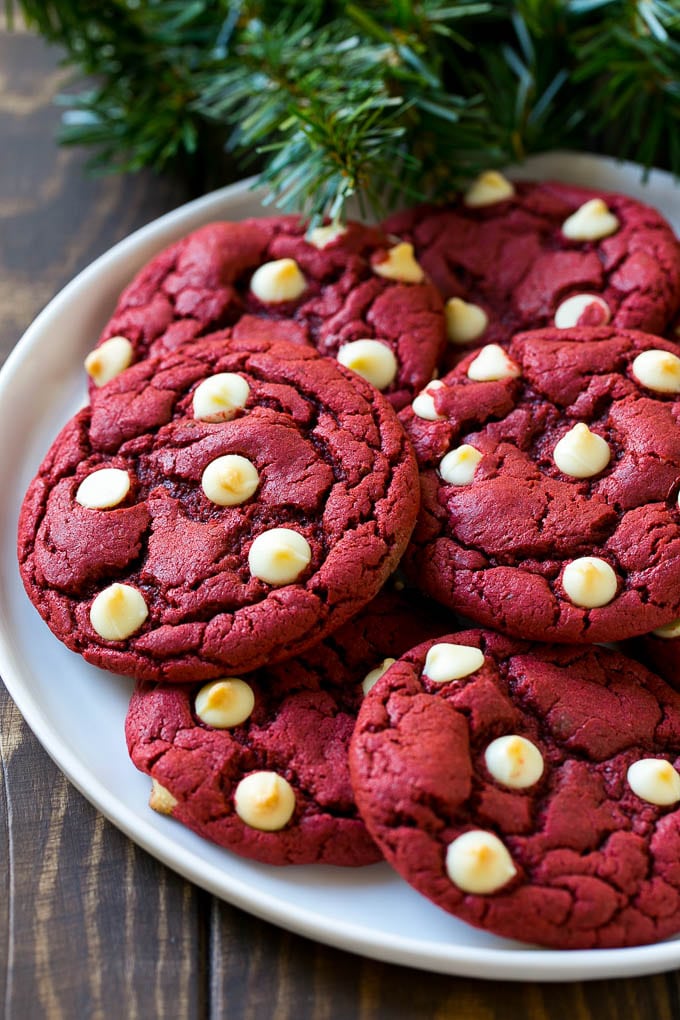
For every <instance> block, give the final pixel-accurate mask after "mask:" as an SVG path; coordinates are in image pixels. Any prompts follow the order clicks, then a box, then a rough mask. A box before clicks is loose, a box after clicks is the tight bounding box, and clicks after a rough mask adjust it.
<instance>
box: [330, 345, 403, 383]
mask: <svg viewBox="0 0 680 1020" xmlns="http://www.w3.org/2000/svg"><path fill="white" fill-rule="evenodd" d="M338 361H339V362H340V364H341V365H344V366H345V368H351V369H352V371H353V372H356V373H357V375H360V376H361V377H362V378H363V379H366V380H367V381H368V382H370V383H371V384H372V385H373V386H375V388H376V389H377V390H384V389H385V388H386V387H387V386H389V385H390V383H391V382H393V381H394V377H395V376H396V374H397V367H398V366H397V359H396V358H395V356H394V352H393V351H392V350H391V349H390V348H389V347H387V345H386V344H383V343H381V342H380V340H353V341H352V342H351V343H349V344H343V346H342V347H341V348H340V350H339V351H338Z"/></svg>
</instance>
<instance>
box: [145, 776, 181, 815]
mask: <svg viewBox="0 0 680 1020" xmlns="http://www.w3.org/2000/svg"><path fill="white" fill-rule="evenodd" d="M149 807H150V808H152V810H154V811H157V812H158V814H159V815H171V814H172V812H173V811H174V809H175V808H176V807H177V798H176V797H173V795H172V794H171V793H170V791H169V790H166V788H165V787H164V786H161V784H160V783H159V782H158V780H157V779H153V778H152V780H151V793H150V795H149Z"/></svg>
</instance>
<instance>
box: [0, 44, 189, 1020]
mask: <svg viewBox="0 0 680 1020" xmlns="http://www.w3.org/2000/svg"><path fill="white" fill-rule="evenodd" d="M0 69H2V70H1V72H0V139H1V152H0V345H1V346H0V353H1V354H2V359H3V360H4V357H5V356H6V355H7V354H8V353H9V351H10V349H11V348H12V347H13V346H14V344H15V343H16V341H17V340H18V338H19V336H20V335H21V333H22V332H23V331H24V329H25V328H26V326H28V324H29V323H30V321H31V320H32V319H33V318H34V316H35V315H36V314H37V313H38V312H39V311H40V309H41V308H42V307H43V305H44V304H46V302H47V301H48V300H49V299H50V298H51V297H52V296H53V295H54V294H55V293H56V291H58V290H59V289H60V288H61V287H62V286H63V284H64V283H66V282H67V280H68V279H69V278H70V277H72V276H73V275H74V274H75V273H76V272H78V271H79V270H80V269H81V268H82V267H83V266H85V265H87V263H89V262H90V261H91V260H92V259H93V258H95V257H96V256H97V255H99V254H101V253H102V251H104V250H106V249H107V248H108V247H109V246H110V245H111V244H113V243H114V242H115V241H117V240H119V239H120V238H122V237H124V236H125V235H126V234H128V233H129V232H130V231H131V230H134V229H135V228H136V227H138V226H141V225H142V224H143V223H145V222H147V221H148V220H150V219H153V218H154V217H155V216H157V215H159V214H160V213H162V212H164V211H166V210H167V209H169V208H171V207H172V206H173V205H176V204H177V203H178V202H180V201H183V200H184V199H185V198H186V197H187V196H186V192H185V190H184V189H183V188H181V187H179V186H177V185H172V184H168V183H167V182H159V181H157V180H152V179H150V178H149V177H146V178H144V177H141V178H138V179H136V180H123V179H118V178H110V179H105V180H104V179H98V180H94V179H92V178H88V177H86V176H85V175H84V174H83V163H84V157H83V155H82V153H76V152H75V151H67V150H63V149H62V150H58V149H57V148H56V146H55V144H54V134H55V130H56V127H57V122H58V112H57V110H56V109H55V108H54V106H53V105H52V102H51V100H52V96H53V95H54V93H55V92H56V91H57V90H58V89H59V88H61V87H63V84H64V82H65V76H64V73H63V71H61V70H59V69H58V67H57V55H56V54H55V53H53V52H50V51H48V50H47V48H46V47H45V46H44V45H43V44H42V43H41V41H40V40H38V39H35V38H33V37H32V36H30V35H28V34H26V33H15V34H13V35H11V36H10V35H9V34H8V33H7V32H1V33H0ZM55 683H58V677H55ZM0 724H1V737H0V753H1V756H2V776H3V783H2V792H1V794H0V828H1V833H0V866H1V867H2V873H3V874H4V876H5V886H4V894H3V895H2V896H1V897H0V925H1V928H0V931H2V933H3V934H2V937H1V942H0V953H1V954H2V967H1V968H0V1015H2V1016H3V1017H4V1018H5V1020H31V1018H34V1017H36V1018H37V1017H43V1016H44V1017H48V1018H50V1020H52V1018H61V1017H63V1018H64V1020H67V1018H68V1020H78V1018H85V1017H87V1018H90V1017H91V1018H97V1020H105V1018H106V1020H110V1018H112V1017H130V1018H137V1017H138V1018H140V1020H146V1018H148V1017H155V1016H158V1017H161V1016H167V1017H181V1018H185V1017H186V1018H194V1017H196V1018H198V1017H203V1016H205V1011H206V989H207V977H206V970H205V965H204V961H205V944H206V941H205V933H206V931H207V925H208V920H207V919H208V908H207V904H208V899H209V898H208V897H207V896H206V895H205V894H204V893H202V892H200V891H199V890H197V889H196V888H195V887H193V886H191V885H189V884H188V883H186V882H184V881H182V880H181V879H180V878H178V877H177V876H176V875H174V874H173V873H172V872H170V871H168V870H167V869H166V868H164V867H162V866H161V865H160V864H158V863H157V862H156V861H155V860H153V859H152V858H151V857H149V856H148V855H147V854H145V853H144V852H143V851H141V850H139V849H138V848H137V847H135V846H134V844H132V843H130V841H129V840H127V839H126V838H125V837H124V836H123V835H121V833H119V832H118V831H117V830H116V829H114V828H113V826H111V825H110V824H109V823H108V822H107V821H105V819H104V818H103V817H102V816H101V815H99V814H98V813H97V812H96V811H95V810H94V809H93V808H92V807H91V806H90V805H89V804H88V803H87V801H85V800H84V799H83V798H82V797H81V796H80V794H78V793H77V792H76V791H75V790H74V789H73V787H72V786H71V785H70V784H69V783H68V782H67V781H66V779H64V777H63V776H62V775H61V773H60V772H59V771H58V770H57V769H56V768H55V766H54V765H53V764H52V762H51V761H50V759H49V758H48V757H47V755H46V754H45V753H44V751H43V750H42V748H41V747H40V746H39V745H38V743H37V741H36V740H35V738H34V737H33V735H32V734H31V732H30V731H29V730H28V728H27V726H26V725H25V723H24V722H23V720H22V719H21V716H20V714H19V712H18V711H17V709H16V708H15V707H14V705H13V703H12V701H11V700H10V698H9V697H8V696H7V694H6V693H5V691H4V689H3V691H2V696H1V698H0Z"/></svg>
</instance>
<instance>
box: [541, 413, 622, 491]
mask: <svg viewBox="0 0 680 1020" xmlns="http://www.w3.org/2000/svg"><path fill="white" fill-rule="evenodd" d="M553 459H554V461H555V464H556V465H557V467H558V468H559V469H560V471H562V472H563V473H564V474H565V475H569V476H570V477H571V478H592V476H593V475H597V474H599V472H600V471H603V470H604V469H605V468H606V466H607V464H608V463H609V461H610V459H611V450H610V449H609V445H608V443H607V441H606V440H605V439H603V438H602V436H598V435H597V434H596V433H595V432H591V431H590V429H589V428H588V426H587V425H585V424H584V423H583V422H579V423H578V425H574V427H573V428H572V429H569V431H568V432H567V433H565V435H563V436H562V438H561V439H560V441H559V442H558V443H557V444H556V445H555V449H554V450H553Z"/></svg>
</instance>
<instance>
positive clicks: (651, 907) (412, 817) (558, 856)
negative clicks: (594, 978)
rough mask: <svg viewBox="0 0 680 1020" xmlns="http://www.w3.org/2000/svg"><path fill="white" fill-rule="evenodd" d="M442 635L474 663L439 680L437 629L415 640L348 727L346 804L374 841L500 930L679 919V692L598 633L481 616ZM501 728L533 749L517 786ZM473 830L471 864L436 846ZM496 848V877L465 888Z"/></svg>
mask: <svg viewBox="0 0 680 1020" xmlns="http://www.w3.org/2000/svg"><path fill="white" fill-rule="evenodd" d="M440 640H441V642H446V643H455V644H456V645H463V646H466V647H469V648H473V649H477V648H478V649H481V651H482V653H483V662H482V664H481V666H480V667H479V668H477V669H476V670H475V671H473V672H471V673H468V675H466V676H465V677H463V678H461V679H458V680H454V681H452V682H446V681H443V682H442V681H441V680H440V682H435V681H433V680H432V679H431V678H430V676H429V675H424V673H425V672H426V670H427V668H428V667H427V665H426V663H427V662H428V658H427V653H428V650H429V649H430V648H431V646H432V644H433V642H428V643H427V644H425V645H421V646H420V647H418V648H416V649H414V650H413V651H412V652H410V653H407V654H406V655H405V656H403V657H402V659H400V660H398V662H397V663H396V664H395V665H393V666H392V667H391V668H390V669H389V671H388V672H387V673H386V674H385V675H384V676H383V678H382V679H381V680H380V681H379V682H378V683H377V684H376V686H375V687H374V688H373V690H372V691H371V692H370V694H369V695H368V697H367V698H366V699H365V700H364V702H363V705H362V708H361V710H360V713H359V717H358V720H357V725H356V728H355V732H354V736H353V739H352V744H351V748H350V767H351V774H352V781H353V784H354V790H355V796H356V799H357V804H358V806H359V808H360V811H361V813H362V815H363V817H364V819H365V821H366V823H367V825H368V828H369V831H370V832H371V833H372V835H373V837H374V838H375V840H376V842H377V843H378V845H379V846H380V847H381V849H382V851H383V853H384V854H385V857H386V859H387V860H388V861H389V862H390V863H391V864H392V865H393V866H394V867H395V868H396V869H397V871H399V872H400V874H401V875H402V876H403V877H404V878H405V879H406V880H407V881H408V882H410V883H411V884H412V885H413V886H415V888H416V889H418V891H420V892H421V893H423V894H424V895H425V896H427V897H428V898H430V899H431V900H433V901H434V902H435V903H437V904H438V905H439V906H441V907H443V908H444V909H445V910H448V911H449V912H451V913H453V914H455V915H456V916H457V917H460V918H461V919H463V920H465V921H467V922H469V923H470V924H473V925H475V926H477V927H481V928H484V929H486V930H488V931H491V932H493V933H495V934H497V935H502V936H506V937H508V938H516V939H521V940H523V941H527V942H531V943H538V944H540V945H544V946H552V947H556V948H569V949H576V948H595V947H597V948H603V947H611V946H625V945H636V944H641V943H646V942H651V941H655V940H658V939H663V938H666V937H668V936H671V935H673V934H675V933H677V931H678V930H679V929H680V868H679V867H678V859H679V854H680V808H679V806H678V804H679V802H680V786H679V785H678V784H680V776H679V775H678V774H677V771H676V770H677V766H678V765H680V761H679V758H678V755H679V752H680V694H678V693H677V692H676V691H673V690H672V689H671V688H670V687H668V685H667V684H665V683H664V682H663V681H662V680H661V679H660V678H659V677H656V676H654V674H652V673H650V672H649V670H647V669H645V668H644V667H643V666H641V665H639V664H638V663H636V662H633V661H631V660H628V659H626V658H625V657H624V656H623V655H621V654H619V653H616V652H613V651H610V650H609V649H605V648H583V647H581V648H570V647H567V646H561V647H559V646H550V645H543V646H540V645H536V644H533V645H532V644H529V643H528V642H519V641H514V640H511V639H508V638H504V637H503V636H501V635H499V634H495V633H491V632H485V631H466V632H461V633H457V634H452V635H449V636H447V637H445V638H442V639H440ZM437 643H438V642H435V644H437ZM502 737H510V738H518V737H519V738H523V740H524V741H527V742H528V743H529V744H531V745H532V746H533V748H534V749H535V752H537V753H538V755H539V757H540V760H541V761H542V772H541V774H540V776H539V777H538V778H535V775H536V773H534V777H531V776H530V777H529V778H530V779H532V778H533V779H534V781H533V782H531V783H529V784H528V785H525V786H524V787H523V788H520V787H518V786H516V785H515V786H514V787H513V786H511V785H508V782H506V781H505V779H504V780H503V781H501V780H500V779H499V778H497V775H498V774H499V773H498V770H497V767H496V765H495V763H494V759H493V758H491V757H490V756H489V748H490V747H491V745H492V743H493V742H494V741H496V740H498V739H499V738H502ZM648 759H651V765H650V764H649V762H648ZM641 761H643V762H648V764H647V765H643V766H642V768H643V771H644V770H645V769H646V768H648V767H651V768H652V770H654V769H657V768H660V769H661V773H660V775H661V777H662V778H661V780H660V782H661V786H662V787H663V786H664V784H665V782H666V777H667V776H670V777H671V780H672V784H671V785H672V787H673V790H674V791H675V792H674V793H672V794H671V800H672V802H671V803H666V804H665V805H660V804H656V803H653V802H651V801H650V800H648V799H646V798H647V797H648V796H650V793H649V791H648V790H647V789H646V788H644V787H640V785H639V784H638V783H637V782H635V775H634V773H635V768H639V766H638V765H636V763H638V762H641ZM655 763H656V764H655ZM631 766H635V768H634V769H633V771H632V772H631V773H630V774H629V771H628V770H629V769H630V768H631ZM506 778H507V777H506ZM631 784H632V785H631ZM633 786H635V787H636V788H637V789H638V790H639V791H641V792H643V793H644V794H645V796H641V795H640V794H639V793H636V792H634V789H633ZM652 789H653V791H655V792H656V793H658V783H657V784H656V785H655V783H652ZM651 795H655V793H654V792H653V793H652V794H651ZM666 800H667V801H668V800H669V798H668V797H666ZM468 833H472V834H473V835H472V838H473V840H474V839H479V838H480V837H479V834H480V833H481V834H482V840H481V844H482V849H481V851H480V846H479V844H478V845H477V848H476V850H477V852H476V855H475V854H473V860H472V864H473V865H474V867H472V869H471V866H470V861H468V862H467V864H466V865H465V866H464V867H462V868H461V867H460V859H458V860H456V859H455V858H456V852H455V850H454V851H451V850H450V849H449V848H450V847H451V845H452V844H453V845H454V846H455V845H456V843H457V841H458V839H459V838H460V837H461V836H463V835H466V836H467V838H468V840H469V839H470V836H468V835H467V834H468ZM489 837H491V839H490V840H489ZM499 842H500V846H499ZM458 845H459V846H460V844H458ZM485 845H486V847H487V848H488V849H486V850H485V849H484V846H485ZM494 855H497V856H496V857H495V856H494ZM499 858H501V859H503V860H504V863H505V865H506V867H505V869H504V870H503V872H502V873H501V874H500V877H498V875H497V874H496V876H495V881H492V882H491V883H488V882H487V885H488V884H492V885H495V886H496V888H495V889H494V890H493V891H486V892H471V891H469V887H471V886H472V887H474V886H477V887H479V886H480V885H481V884H482V882H483V880H484V879H485V878H486V879H488V878H489V874H491V877H492V879H493V878H494V868H495V864H494V861H495V860H496V861H497V860H498V859H499ZM475 868H478V869H479V871H480V873H478V874H475V873H474V871H475ZM496 870H497V869H496ZM452 874H453V875H454V878H455V880H454V878H452V877H451V875H452Z"/></svg>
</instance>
